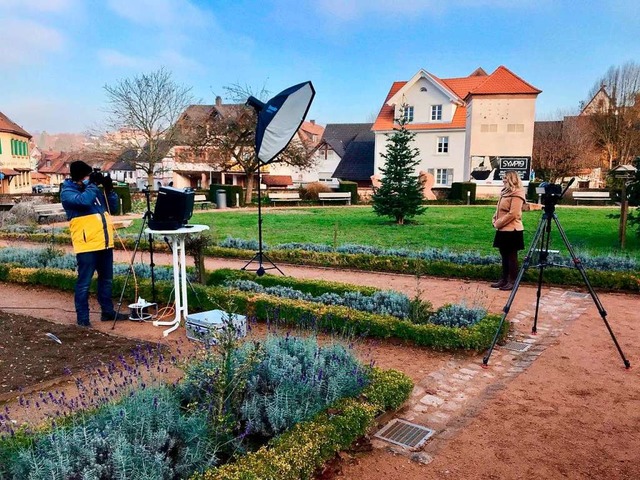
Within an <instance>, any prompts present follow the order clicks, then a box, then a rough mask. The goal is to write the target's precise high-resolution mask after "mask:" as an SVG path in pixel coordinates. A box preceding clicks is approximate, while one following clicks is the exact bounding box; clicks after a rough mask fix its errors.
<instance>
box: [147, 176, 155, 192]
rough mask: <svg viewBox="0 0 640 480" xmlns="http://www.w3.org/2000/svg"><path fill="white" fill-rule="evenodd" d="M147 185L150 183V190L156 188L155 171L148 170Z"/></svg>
mask: <svg viewBox="0 0 640 480" xmlns="http://www.w3.org/2000/svg"><path fill="white" fill-rule="evenodd" d="M147 185H149V189H150V190H153V189H154V188H155V185H154V184H153V171H150V172H147Z"/></svg>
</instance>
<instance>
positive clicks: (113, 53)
mask: <svg viewBox="0 0 640 480" xmlns="http://www.w3.org/2000/svg"><path fill="white" fill-rule="evenodd" d="M98 59H99V60H100V62H101V63H102V64H103V65H104V66H105V67H109V68H132V69H136V70H151V69H155V68H159V67H167V68H169V69H171V70H179V69H185V68H186V69H197V68H200V65H199V64H198V62H196V61H195V60H193V59H191V58H188V57H186V56H184V55H182V54H181V53H180V52H178V51H176V50H171V49H169V50H162V51H160V52H157V54H156V55H155V56H148V55H146V56H144V57H142V56H135V55H127V54H125V53H122V52H119V51H117V50H113V49H103V50H100V51H99V52H98Z"/></svg>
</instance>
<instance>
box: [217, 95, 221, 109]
mask: <svg viewBox="0 0 640 480" xmlns="http://www.w3.org/2000/svg"><path fill="white" fill-rule="evenodd" d="M220 105H222V97H220V96H218V97H216V107H219V106H220Z"/></svg>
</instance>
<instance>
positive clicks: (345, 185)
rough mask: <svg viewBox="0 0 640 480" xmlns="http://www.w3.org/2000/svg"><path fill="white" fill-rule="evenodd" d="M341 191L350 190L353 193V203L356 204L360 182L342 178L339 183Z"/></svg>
mask: <svg viewBox="0 0 640 480" xmlns="http://www.w3.org/2000/svg"><path fill="white" fill-rule="evenodd" d="M338 191H339V192H350V193H351V204H352V205H355V204H356V203H358V200H359V197H358V184H357V183H356V182H350V181H347V180H340V183H339V185H338Z"/></svg>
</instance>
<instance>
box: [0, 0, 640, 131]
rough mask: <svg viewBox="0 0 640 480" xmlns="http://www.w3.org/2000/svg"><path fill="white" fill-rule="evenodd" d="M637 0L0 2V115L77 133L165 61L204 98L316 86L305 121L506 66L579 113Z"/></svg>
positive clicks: (634, 49)
mask: <svg viewBox="0 0 640 480" xmlns="http://www.w3.org/2000/svg"><path fill="white" fill-rule="evenodd" d="M638 25H640V2H638V1H637V0H600V1H591V0H584V1H580V0H574V1H568V0H564V1H552V0H537V1H533V0H311V1H308V0H258V1H249V0H235V1H226V0H225V1H220V0H208V1H207V0H0V65H1V68H2V70H1V72H2V73H0V111H2V112H3V113H5V114H6V115H8V116H9V117H10V118H12V119H13V120H14V121H16V122H17V123H19V124H20V125H22V126H23V127H24V128H25V129H27V130H28V131H42V130H46V131H48V132H50V133H56V132H81V131H85V130H87V129H89V128H92V127H96V126H99V125H100V124H101V122H102V119H103V118H104V107H105V101H106V97H105V94H104V90H103V86H104V85H105V84H112V83H114V82H115V81H117V80H118V79H122V78H126V77H130V76H133V75H136V74H140V73H142V72H149V71H152V70H155V69H157V68H159V67H161V66H164V67H166V68H167V69H168V70H170V71H171V72H172V73H173V75H174V78H175V80H176V81H177V82H178V83H181V84H184V85H186V86H190V87H192V89H193V90H192V94H193V96H194V98H195V99H196V100H200V101H202V102H203V103H213V100H214V98H215V96H216V95H221V96H223V97H224V93H225V92H224V89H223V87H224V86H228V85H231V84H241V85H248V86H250V87H252V88H261V87H262V86H263V85H266V88H267V89H268V90H269V91H270V92H271V93H273V94H275V93H277V92H279V91H281V90H283V89H284V88H286V87H288V86H290V85H293V84H295V83H299V82H302V81H306V80H311V81H312V82H313V84H314V86H315V88H316V98H315V100H314V103H313V105H312V107H311V110H310V112H309V115H308V117H307V118H308V119H315V120H316V121H317V122H318V123H320V124H326V123H345V122H368V121H372V118H374V117H375V115H376V114H377V112H378V110H379V109H380V106H381V105H382V102H383V101H384V99H385V96H386V94H387V92H388V90H389V87H390V86H391V84H392V83H393V82H394V81H396V80H408V79H409V78H411V77H412V76H413V75H414V74H415V73H416V72H417V71H418V70H419V69H420V68H424V69H425V70H427V71H429V72H431V73H433V74H435V75H436V76H439V77H442V78H450V77H461V76H466V75H468V74H469V73H471V72H472V71H473V70H475V69H476V68H477V67H479V66H481V67H483V68H484V69H485V70H486V71H487V72H489V73H490V72H491V71H493V70H494V69H495V68H496V67H498V66H499V65H505V66H506V67H507V68H509V69H511V70H512V71H513V72H514V73H516V74H518V75H520V76H521V77H522V78H524V79H525V80H526V81H528V82H529V83H531V84H533V85H534V86H536V87H538V88H539V89H541V90H543V93H542V94H541V95H540V96H539V97H538V102H537V117H538V118H539V119H540V118H542V119H548V118H551V117H553V116H554V115H555V114H556V113H557V112H558V111H559V110H564V111H566V110H568V109H575V108H577V105H578V102H580V101H581V100H584V99H585V98H586V96H587V94H588V92H589V90H590V89H591V87H592V86H593V84H594V82H595V81H596V80H597V78H599V77H600V76H601V75H603V74H604V73H605V72H606V70H607V69H608V68H609V67H610V66H611V65H619V64H622V63H624V62H626V61H629V60H634V61H639V60H640V35H639V34H638Z"/></svg>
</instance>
